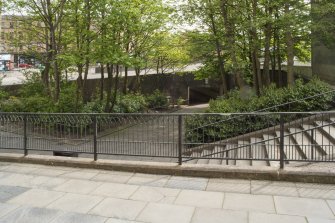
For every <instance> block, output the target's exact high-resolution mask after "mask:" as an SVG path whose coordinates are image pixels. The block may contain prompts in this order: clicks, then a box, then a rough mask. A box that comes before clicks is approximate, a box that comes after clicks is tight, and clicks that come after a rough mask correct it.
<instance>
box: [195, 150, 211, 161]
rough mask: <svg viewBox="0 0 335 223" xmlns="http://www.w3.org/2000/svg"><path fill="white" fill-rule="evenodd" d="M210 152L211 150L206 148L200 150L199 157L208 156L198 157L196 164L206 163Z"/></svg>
mask: <svg viewBox="0 0 335 223" xmlns="http://www.w3.org/2000/svg"><path fill="white" fill-rule="evenodd" d="M210 154H212V150H207V149H204V150H203V151H202V152H201V155H200V157H208V158H207V159H206V158H205V159H198V162H197V164H208V163H209V160H210V159H209V158H210Z"/></svg>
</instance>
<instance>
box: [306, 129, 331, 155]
mask: <svg viewBox="0 0 335 223" xmlns="http://www.w3.org/2000/svg"><path fill="white" fill-rule="evenodd" d="M302 128H303V129H304V130H309V129H313V128H315V126H314V125H302ZM305 133H306V135H307V136H308V138H310V139H313V141H314V142H313V143H314V144H315V143H316V144H317V147H318V149H319V152H320V153H321V154H320V155H327V154H329V153H332V148H333V146H334V144H333V143H332V142H331V141H330V140H329V139H328V138H327V137H326V135H324V134H323V133H322V132H321V131H320V130H319V129H313V134H314V136H313V137H312V130H310V131H307V132H305Z"/></svg>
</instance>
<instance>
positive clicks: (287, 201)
mask: <svg viewBox="0 0 335 223" xmlns="http://www.w3.org/2000/svg"><path fill="white" fill-rule="evenodd" d="M7 222H8V223H13V222H16V223H21V222H22V223H39V222H41V223H49V222H50V223H77V222H78V223H86V222H87V223H136V222H157V223H165V222H171V223H183V222H185V223H186V222H187V223H188V222H194V223H198V222H199V223H204V222H206V223H211V222H224V223H229V222H232V223H242V222H243V223H244V222H245V223H256V222H257V223H263V222H264V223H268V222H271V223H280V222H285V223H290V222H292V223H300V222H301V223H335V185H322V184H305V183H291V182H271V181H249V180H233V179H208V178H190V177H176V176H165V175H148V174H136V173H128V172H117V171H102V170H92V169H77V168H66V167H51V166H42V165H29V164H14V163H0V223H7Z"/></svg>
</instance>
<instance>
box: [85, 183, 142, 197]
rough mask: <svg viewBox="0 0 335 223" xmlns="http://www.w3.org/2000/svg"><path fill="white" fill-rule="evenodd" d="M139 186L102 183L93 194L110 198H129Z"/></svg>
mask: <svg viewBox="0 0 335 223" xmlns="http://www.w3.org/2000/svg"><path fill="white" fill-rule="evenodd" d="M138 188H139V186H135V185H127V184H117V183H102V184H101V185H100V186H99V187H97V188H96V189H95V190H94V191H93V192H92V193H91V194H94V195H100V196H108V197H114V198H125V199H127V198H129V197H130V196H131V195H132V194H133V193H134V192H135V191H136V190H137V189H138Z"/></svg>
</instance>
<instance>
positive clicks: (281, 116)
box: [279, 114, 284, 169]
mask: <svg viewBox="0 0 335 223" xmlns="http://www.w3.org/2000/svg"><path fill="white" fill-rule="evenodd" d="M279 149H280V169H284V116H283V114H280V145H279Z"/></svg>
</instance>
